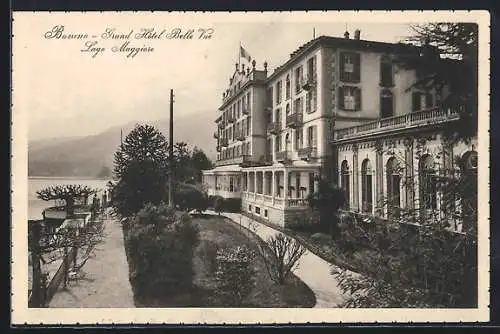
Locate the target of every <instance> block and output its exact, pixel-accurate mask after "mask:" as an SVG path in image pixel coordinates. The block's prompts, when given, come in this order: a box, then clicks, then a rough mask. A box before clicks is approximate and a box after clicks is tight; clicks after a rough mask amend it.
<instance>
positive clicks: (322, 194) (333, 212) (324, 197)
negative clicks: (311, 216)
mask: <svg viewBox="0 0 500 334" xmlns="http://www.w3.org/2000/svg"><path fill="white" fill-rule="evenodd" d="M308 200H309V205H310V207H311V208H312V209H315V210H317V211H318V213H319V220H320V224H321V225H323V226H328V228H329V230H330V234H331V235H332V237H333V238H337V237H338V236H339V232H340V231H339V227H338V220H337V212H338V210H339V209H340V208H341V207H342V206H343V205H344V203H345V195H344V192H343V190H342V189H340V188H338V187H336V186H334V185H332V184H331V183H330V182H328V181H327V180H325V179H320V180H319V184H318V190H317V191H316V192H314V193H313V194H310V195H309V196H308Z"/></svg>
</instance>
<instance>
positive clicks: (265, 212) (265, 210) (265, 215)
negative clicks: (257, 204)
mask: <svg viewBox="0 0 500 334" xmlns="http://www.w3.org/2000/svg"><path fill="white" fill-rule="evenodd" d="M264 217H265V218H267V209H264Z"/></svg>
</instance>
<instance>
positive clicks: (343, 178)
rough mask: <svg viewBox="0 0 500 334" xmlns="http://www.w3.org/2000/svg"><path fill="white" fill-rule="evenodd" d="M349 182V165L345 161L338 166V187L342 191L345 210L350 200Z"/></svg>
mask: <svg viewBox="0 0 500 334" xmlns="http://www.w3.org/2000/svg"><path fill="white" fill-rule="evenodd" d="M349 182H350V180H349V164H348V163H347V160H344V161H342V164H341V166H340V186H341V188H342V190H344V195H345V199H346V201H345V203H346V204H345V208H346V209H347V210H349V202H350V200H349V198H350V187H349V185H350V183H349Z"/></svg>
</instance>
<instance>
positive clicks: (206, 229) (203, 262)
mask: <svg viewBox="0 0 500 334" xmlns="http://www.w3.org/2000/svg"><path fill="white" fill-rule="evenodd" d="M192 219H193V222H194V223H195V224H196V225H198V227H199V231H200V242H199V244H198V246H197V248H196V251H195V255H194V259H193V264H194V271H195V277H194V280H193V284H192V285H191V288H190V289H189V290H188V291H186V290H185V291H178V293H176V294H175V295H169V296H157V298H155V300H143V298H141V301H140V302H139V301H138V300H137V298H136V306H137V307H237V306H235V305H229V304H228V303H227V301H223V299H222V297H221V296H220V293H218V289H219V288H218V286H217V282H216V279H215V271H216V263H215V253H216V249H220V248H226V247H227V248H232V247H236V246H242V245H245V246H247V247H248V248H249V249H251V250H254V251H255V252H257V249H258V248H257V247H258V242H261V241H260V239H258V237H257V236H255V235H254V234H253V233H251V232H249V231H248V230H246V229H244V228H241V227H239V225H237V224H236V223H234V222H232V221H230V220H228V219H227V218H223V217H218V216H214V215H194V216H193V217H192ZM253 269H254V272H255V275H254V276H253V279H254V282H255V284H254V288H253V290H252V292H251V293H250V295H249V296H248V297H247V298H246V300H245V302H244V305H240V307H255V308H260V307H263V308H273V307H282V308H287V307H288V308H296V307H313V306H314V305H315V303H316V299H315V297H314V293H313V292H312V291H311V289H310V288H309V287H308V286H307V285H306V284H305V283H304V282H302V281H301V280H300V279H299V278H298V277H296V276H295V275H291V277H290V278H289V279H288V281H287V282H286V283H285V284H284V285H282V286H279V285H276V284H274V283H273V282H272V281H271V280H270V279H269V275H268V273H267V271H266V269H265V265H264V263H263V261H262V259H260V257H259V256H255V257H254V261H253Z"/></svg>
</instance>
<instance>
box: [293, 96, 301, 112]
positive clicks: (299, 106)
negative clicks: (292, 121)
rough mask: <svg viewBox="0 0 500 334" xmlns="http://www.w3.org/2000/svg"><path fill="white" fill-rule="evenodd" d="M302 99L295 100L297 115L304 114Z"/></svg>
mask: <svg viewBox="0 0 500 334" xmlns="http://www.w3.org/2000/svg"><path fill="white" fill-rule="evenodd" d="M302 103H303V102H302V99H301V98H300V97H299V98H297V99H295V102H294V108H293V109H294V110H293V111H294V112H295V113H297V114H302V113H303V108H302Z"/></svg>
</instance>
